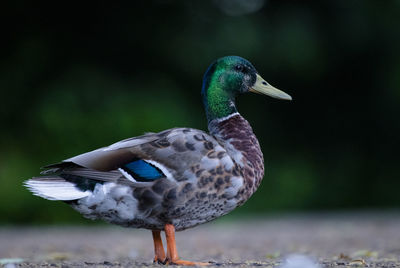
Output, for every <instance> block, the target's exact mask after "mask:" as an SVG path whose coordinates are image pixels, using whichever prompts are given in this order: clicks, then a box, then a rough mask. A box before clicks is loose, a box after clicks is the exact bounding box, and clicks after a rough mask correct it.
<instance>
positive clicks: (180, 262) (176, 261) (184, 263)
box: [165, 258, 210, 266]
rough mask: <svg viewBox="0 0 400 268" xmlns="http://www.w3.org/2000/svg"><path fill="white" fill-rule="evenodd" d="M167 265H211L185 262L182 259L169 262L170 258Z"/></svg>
mask: <svg viewBox="0 0 400 268" xmlns="http://www.w3.org/2000/svg"><path fill="white" fill-rule="evenodd" d="M165 264H170V265H182V266H207V265H210V263H209V262H195V261H185V260H181V259H177V260H169V259H168V258H167V260H166V262H165Z"/></svg>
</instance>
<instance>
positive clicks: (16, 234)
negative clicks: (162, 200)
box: [0, 213, 400, 268]
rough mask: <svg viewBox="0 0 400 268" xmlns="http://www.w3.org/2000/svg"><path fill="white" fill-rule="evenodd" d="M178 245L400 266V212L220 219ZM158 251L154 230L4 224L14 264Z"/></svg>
mask: <svg viewBox="0 0 400 268" xmlns="http://www.w3.org/2000/svg"><path fill="white" fill-rule="evenodd" d="M177 245H178V252H179V255H180V257H182V259H188V260H193V261H212V262H213V265H214V266H223V267H247V266H263V267H285V268H286V267H287V268H297V267H304V268H314V267H400V213H380V214H377V213H346V214H312V215H307V214H306V215H286V216H279V217H269V218H264V219H251V220H230V221H226V220H225V221H224V220H218V221H216V222H214V223H209V224H206V225H203V226H199V227H197V228H194V229H189V230H186V231H183V232H179V233H177ZM293 254H297V255H298V254H301V255H302V256H307V257H308V258H309V259H306V261H310V260H312V261H313V262H315V263H317V265H311V264H310V265H307V264H306V263H305V262H303V263H302V262H301V259H302V257H299V256H297V257H296V256H294V255H293ZM152 258H153V244H152V238H151V232H150V231H147V230H136V229H132V230H131V229H123V228H118V227H103V226H87V227H81V226H77V227H75V226H57V227H0V264H1V263H2V264H3V265H4V266H5V267H7V268H12V267H63V268H64V267H132V266H134V267H137V266H147V267H148V266H151V267H153V266H154V267H161V266H160V265H155V264H152ZM297 262H300V264H299V263H297ZM7 263H8V264H7ZM295 265H297V266H295ZM318 265H319V266H318Z"/></svg>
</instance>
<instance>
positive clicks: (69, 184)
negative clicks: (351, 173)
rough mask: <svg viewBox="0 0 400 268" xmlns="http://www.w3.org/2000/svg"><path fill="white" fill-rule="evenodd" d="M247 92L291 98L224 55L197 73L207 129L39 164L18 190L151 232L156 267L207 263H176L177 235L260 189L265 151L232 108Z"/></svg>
mask: <svg viewBox="0 0 400 268" xmlns="http://www.w3.org/2000/svg"><path fill="white" fill-rule="evenodd" d="M248 92H254V93H259V94H263V95H267V96H270V97H273V98H277V99H282V100H291V99H292V98H291V96H290V95H288V94H286V93H285V92H283V91H281V90H279V89H277V88H275V87H273V86H272V85H270V84H269V83H268V82H266V81H265V80H264V79H263V78H262V77H261V76H260V75H259V74H258V72H257V70H256V69H255V67H254V66H253V65H252V64H251V63H250V62H249V61H248V60H246V59H244V58H242V57H239V56H225V57H222V58H219V59H217V60H215V61H214V62H213V63H211V65H210V66H209V67H208V69H207V70H206V72H205V74H204V76H203V84H202V89H201V98H202V101H203V106H204V109H205V114H206V117H207V122H208V132H206V131H202V130H198V129H193V128H172V129H168V130H165V131H162V132H159V133H146V134H144V135H142V136H137V137H133V138H128V139H125V140H122V141H119V142H116V143H114V144H112V145H110V146H107V147H102V148H99V149H96V150H93V151H90V152H87V153H83V154H80V155H77V156H74V157H71V158H68V159H66V160H63V161H61V162H59V163H56V164H51V165H48V166H45V167H44V168H43V171H42V172H41V173H40V175H39V176H36V177H33V178H31V179H29V180H27V181H25V182H24V185H25V186H26V187H27V188H28V189H29V190H30V191H31V192H32V193H33V194H34V195H36V196H39V197H42V198H45V199H47V200H56V201H63V202H65V203H67V204H69V205H70V206H71V207H72V208H73V209H75V210H76V211H78V212H79V213H81V214H82V215H83V216H84V217H86V218H88V219H92V220H97V219H100V220H103V221H106V222H108V223H111V224H116V225H120V226H123V227H128V228H144V229H148V230H151V232H152V238H153V242H154V260H153V261H154V262H155V263H159V264H171V265H184V266H192V265H208V264H210V262H194V261H187V260H183V259H180V258H179V256H178V251H177V246H176V241H175V232H177V231H182V230H185V229H188V228H192V227H195V226H197V225H200V224H203V223H207V222H210V221H212V220H214V219H217V218H219V217H221V216H223V215H226V214H227V213H229V212H231V211H232V210H234V209H235V208H237V207H239V206H241V205H242V204H243V203H245V202H246V201H247V200H248V199H249V198H250V196H252V194H253V193H254V192H255V191H256V190H257V188H258V187H259V185H260V183H261V180H262V179H263V177H264V159H263V154H262V151H261V149H260V144H259V142H258V140H257V137H256V135H255V134H254V132H253V130H252V128H251V126H250V124H249V123H248V121H247V120H246V119H245V118H243V116H241V115H240V114H239V112H238V111H237V108H236V105H235V99H236V97H238V96H239V95H242V94H245V93H248ZM161 232H165V241H166V245H167V246H166V252H165V250H164V245H163V240H162V237H161Z"/></svg>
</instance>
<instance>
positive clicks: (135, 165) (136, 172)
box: [122, 159, 164, 181]
mask: <svg viewBox="0 0 400 268" xmlns="http://www.w3.org/2000/svg"><path fill="white" fill-rule="evenodd" d="M122 168H123V169H124V170H125V171H127V172H128V173H129V174H131V175H132V176H133V178H134V179H135V180H139V181H146V180H156V179H159V178H162V177H164V174H163V173H162V172H161V170H160V169H158V168H157V167H155V166H153V165H152V164H150V163H147V162H146V161H144V160H141V159H139V160H135V161H133V162H130V163H128V164H125V165H124V166H123V167H122Z"/></svg>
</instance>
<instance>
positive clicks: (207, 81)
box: [201, 71, 237, 123]
mask: <svg viewBox="0 0 400 268" xmlns="http://www.w3.org/2000/svg"><path fill="white" fill-rule="evenodd" d="M209 73H210V72H209V71H207V72H206V75H205V76H204V79H203V88H202V90H201V95H202V99H203V105H204V109H205V111H206V115H207V120H208V123H210V122H211V121H212V120H214V119H218V118H219V119H221V118H225V117H227V116H229V115H232V114H234V113H237V110H236V106H235V95H234V93H233V92H234V91H233V90H229V89H230V88H231V87H232V85H231V84H229V83H228V81H224V83H223V82H221V81H220V80H221V79H220V76H219V72H211V73H212V76H210V74H209Z"/></svg>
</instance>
